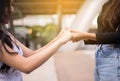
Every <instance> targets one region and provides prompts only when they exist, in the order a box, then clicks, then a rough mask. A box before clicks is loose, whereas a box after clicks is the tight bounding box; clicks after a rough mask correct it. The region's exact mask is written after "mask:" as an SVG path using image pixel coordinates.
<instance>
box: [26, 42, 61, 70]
mask: <svg viewBox="0 0 120 81" xmlns="http://www.w3.org/2000/svg"><path fill="white" fill-rule="evenodd" d="M60 46H61V44H60V43H59V42H57V41H56V42H54V43H53V44H51V45H50V46H49V47H47V48H46V50H42V51H41V52H38V53H37V54H35V55H32V56H31V57H28V58H27V61H26V68H28V72H31V71H33V70H34V69H36V68H37V67H39V66H40V65H42V64H43V63H44V62H45V61H46V60H48V59H49V58H50V57H51V56H52V55H53V54H54V53H55V52H56V51H57V50H58V48H59V47H60Z"/></svg>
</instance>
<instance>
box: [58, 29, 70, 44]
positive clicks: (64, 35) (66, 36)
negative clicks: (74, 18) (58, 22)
mask: <svg viewBox="0 0 120 81" xmlns="http://www.w3.org/2000/svg"><path fill="white" fill-rule="evenodd" d="M71 39H72V33H71V32H70V31H67V30H62V31H61V33H60V35H59V38H58V42H60V43H61V44H65V43H67V42H68V41H70V40H71Z"/></svg>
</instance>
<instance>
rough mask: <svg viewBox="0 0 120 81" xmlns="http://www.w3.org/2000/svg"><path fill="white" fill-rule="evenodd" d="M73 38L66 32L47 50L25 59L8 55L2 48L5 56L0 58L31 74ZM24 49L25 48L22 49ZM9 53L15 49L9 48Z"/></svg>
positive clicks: (17, 55)
mask: <svg viewBox="0 0 120 81" xmlns="http://www.w3.org/2000/svg"><path fill="white" fill-rule="evenodd" d="M71 38H72V34H71V33H70V32H68V31H65V32H64V33H63V34H62V35H61V36H60V37H59V38H58V39H57V40H56V41H55V42H53V43H52V44H51V45H49V46H48V47H47V48H46V49H44V50H42V51H40V52H37V53H35V54H33V55H31V56H29V57H23V56H21V55H19V54H16V55H11V54H8V53H7V52H6V51H5V49H4V48H3V47H2V52H3V55H2V54H1V55H2V56H0V59H1V61H2V62H4V63H5V64H7V65H9V66H11V67H14V68H16V69H18V70H20V71H22V72H25V73H30V72H31V71H33V70H34V69H36V68H37V67H39V66H41V65H42V64H43V63H44V62H45V61H46V60H48V59H49V58H50V57H51V56H52V55H53V54H54V53H55V52H56V51H57V49H59V47H60V46H61V45H63V44H65V43H66V42H67V41H69V40H70V39H71ZM22 48H23V47H22ZM7 49H8V50H9V51H14V50H13V49H11V48H9V47H8V46H7Z"/></svg>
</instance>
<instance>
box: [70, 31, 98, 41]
mask: <svg viewBox="0 0 120 81" xmlns="http://www.w3.org/2000/svg"><path fill="white" fill-rule="evenodd" d="M68 31H70V32H71V33H72V39H71V40H72V41H73V42H78V41H80V40H96V34H95V33H87V32H79V31H77V30H74V29H68Z"/></svg>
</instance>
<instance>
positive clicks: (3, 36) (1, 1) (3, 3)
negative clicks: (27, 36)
mask: <svg viewBox="0 0 120 81" xmlns="http://www.w3.org/2000/svg"><path fill="white" fill-rule="evenodd" d="M10 2H11V0H0V40H1V45H0V46H3V47H4V48H5V50H6V52H8V53H9V54H16V53H17V52H10V51H9V50H8V49H7V48H6V46H5V44H6V45H8V46H9V47H10V48H13V45H12V42H13V41H12V39H11V38H10V35H9V34H8V32H7V30H6V29H5V25H4V23H3V22H4V13H5V7H8V8H10ZM0 51H1V53H2V50H1V49H0ZM9 69H10V66H8V65H6V64H4V63H3V65H2V66H1V68H0V72H7V71H8V70H9Z"/></svg>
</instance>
